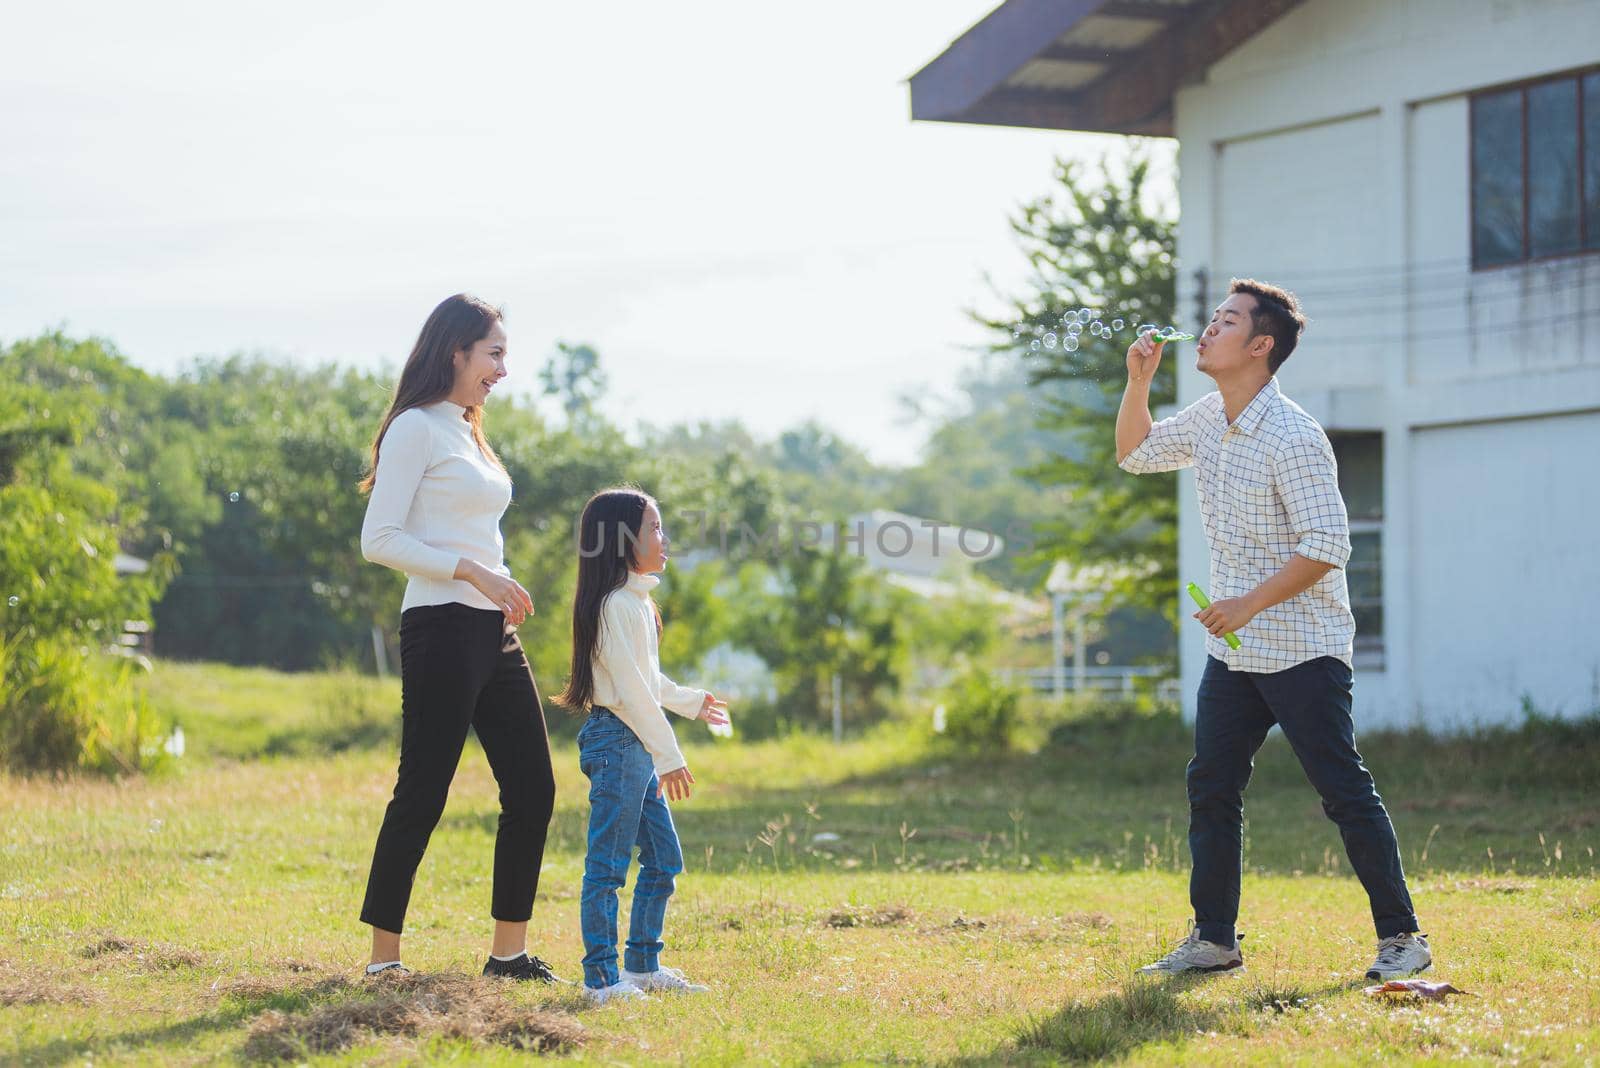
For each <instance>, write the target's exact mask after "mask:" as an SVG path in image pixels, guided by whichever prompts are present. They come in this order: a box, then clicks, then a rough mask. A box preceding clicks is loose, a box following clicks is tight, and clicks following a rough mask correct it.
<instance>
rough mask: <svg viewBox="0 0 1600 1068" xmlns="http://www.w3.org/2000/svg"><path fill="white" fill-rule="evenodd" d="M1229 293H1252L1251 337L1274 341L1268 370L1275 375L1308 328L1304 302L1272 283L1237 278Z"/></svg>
mask: <svg viewBox="0 0 1600 1068" xmlns="http://www.w3.org/2000/svg"><path fill="white" fill-rule="evenodd" d="M1228 293H1229V294H1230V295H1232V294H1234V293H1248V294H1250V295H1251V296H1252V297H1255V298H1256V306H1255V309H1254V310H1253V311H1251V313H1250V336H1251V337H1252V338H1254V337H1256V336H1257V335H1260V334H1266V335H1267V336H1268V337H1270V338H1271V339H1272V351H1271V352H1269V353H1267V369H1268V370H1269V371H1271V372H1272V373H1273V374H1277V373H1278V368H1280V367H1282V366H1283V361H1284V360H1287V359H1288V358H1289V357H1290V356H1291V355H1292V354H1293V353H1294V347H1295V346H1296V345H1297V344H1299V343H1300V333H1301V331H1303V330H1305V328H1306V316H1305V312H1303V311H1301V310H1300V298H1299V297H1297V296H1295V295H1294V294H1293V293H1291V292H1289V291H1288V290H1287V289H1284V288H1283V287H1282V286H1275V285H1272V284H1271V283H1270V282H1258V281H1256V280H1255V279H1254V278H1234V279H1232V280H1230V281H1229V283H1228Z"/></svg>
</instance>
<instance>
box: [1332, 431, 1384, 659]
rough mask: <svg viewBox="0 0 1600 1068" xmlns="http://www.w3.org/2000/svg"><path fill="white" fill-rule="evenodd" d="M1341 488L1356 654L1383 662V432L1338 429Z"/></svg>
mask: <svg viewBox="0 0 1600 1068" xmlns="http://www.w3.org/2000/svg"><path fill="white" fill-rule="evenodd" d="M1329 438H1330V440H1331V441H1332V442H1333V455H1334V459H1335V460H1337V461H1338V464H1339V492H1340V494H1341V495H1343V497H1344V507H1345V510H1346V511H1347V512H1349V513H1350V562H1349V563H1348V564H1346V565H1345V572H1344V574H1345V582H1346V584H1347V585H1348V586H1349V587H1350V608H1351V610H1352V611H1353V612H1354V613H1355V617H1356V648H1355V652H1356V658H1357V660H1359V661H1360V662H1361V663H1362V665H1363V666H1365V667H1381V666H1382V664H1383V435H1382V434H1372V433H1335V434H1330V435H1329Z"/></svg>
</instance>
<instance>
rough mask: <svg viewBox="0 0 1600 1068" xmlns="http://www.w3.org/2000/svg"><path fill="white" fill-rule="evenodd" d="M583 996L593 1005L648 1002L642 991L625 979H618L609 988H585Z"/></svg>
mask: <svg viewBox="0 0 1600 1068" xmlns="http://www.w3.org/2000/svg"><path fill="white" fill-rule="evenodd" d="M583 992H584V995H585V996H587V997H588V999H589V1001H590V1002H591V1003H592V1004H595V1005H604V1004H605V1003H606V1002H608V1001H619V1000H620V1001H649V1000H650V999H649V997H647V996H646V995H645V992H644V991H643V990H640V989H639V988H638V987H637V986H634V985H633V983H632V981H631V980H629V979H628V978H627V977H623V978H621V979H618V980H617V981H616V982H614V983H612V984H611V985H610V986H585V987H584V988H583Z"/></svg>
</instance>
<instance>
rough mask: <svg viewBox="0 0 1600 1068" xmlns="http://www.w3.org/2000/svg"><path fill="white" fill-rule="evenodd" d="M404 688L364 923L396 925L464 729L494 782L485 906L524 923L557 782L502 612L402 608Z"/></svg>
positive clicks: (539, 711) (525, 670)
mask: <svg viewBox="0 0 1600 1068" xmlns="http://www.w3.org/2000/svg"><path fill="white" fill-rule="evenodd" d="M400 692H401V709H402V718H403V729H402V734H401V739H400V774H399V777H398V779H397V781H396V782H395V787H394V799H393V800H391V801H390V802H389V807H388V809H387V810H386V811H385V812H384V815H383V827H382V829H381V830H379V831H378V844H377V847H376V849H374V851H373V855H372V872H371V874H370V875H369V876H368V877H367V896H366V900H365V902H364V903H363V904H362V906H361V922H362V923H368V924H371V925H372V926H374V927H377V928H379V929H381V930H385V931H394V932H396V933H399V932H400V931H401V925H402V924H403V923H404V922H405V915H406V905H407V904H408V903H409V902H410V900H411V884H412V881H413V880H414V879H415V878H416V874H417V865H418V864H420V863H421V862H422V854H423V851H424V850H426V849H427V847H428V838H429V836H430V835H431V834H432V833H433V828H434V826H435V825H436V824H437V823H438V822H439V816H440V814H441V813H443V812H444V803H445V797H446V796H447V795H448V794H449V792H450V780H451V779H452V778H454V777H455V773H456V765H457V764H458V763H459V762H460V760H461V747H462V745H464V744H465V743H466V740H467V728H468V727H471V728H472V729H473V730H474V731H476V732H477V735H478V741H479V742H481V743H482V745H483V751H484V754H485V755H486V756H487V757H488V758H489V767H490V769H491V770H492V771H493V772H494V777H495V782H496V783H498V784H499V786H500V826H499V830H498V832H497V833H496V834H495V840H494V897H493V902H492V905H491V909H490V914H491V915H492V916H493V917H494V918H495V919H497V920H506V921H509V922H513V923H515V922H523V921H526V920H527V919H528V918H529V916H531V915H532V914H533V897H534V894H535V892H536V891H537V890H538V886H539V868H540V865H541V864H542V863H543V860H544V843H545V833H546V832H547V831H548V830H549V827H550V814H551V812H552V811H553V810H554V808H555V798H556V782H555V773H554V771H553V769H552V768H551V766H550V736H549V734H548V733H546V730H545V721H544V708H543V706H542V705H541V704H540V702H539V691H538V689H537V688H536V687H535V686H534V682H533V672H532V671H531V670H530V669H529V667H528V659H527V657H526V656H524V655H523V652H522V644H521V642H519V641H518V640H517V637H516V635H515V634H507V633H505V617H504V616H503V615H502V614H501V613H499V612H493V611H489V610H487V609H482V608H473V607H470V606H468V605H464V604H440V605H423V606H419V607H416V608H409V609H407V610H406V611H405V613H404V614H402V615H401V617H400Z"/></svg>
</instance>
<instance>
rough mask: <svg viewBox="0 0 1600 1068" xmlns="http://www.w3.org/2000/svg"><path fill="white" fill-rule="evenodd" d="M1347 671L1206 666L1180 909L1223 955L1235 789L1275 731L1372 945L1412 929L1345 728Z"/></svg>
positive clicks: (1329, 666)
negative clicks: (1306, 789)
mask: <svg viewBox="0 0 1600 1068" xmlns="http://www.w3.org/2000/svg"><path fill="white" fill-rule="evenodd" d="M1351 681H1352V680H1351V672H1350V668H1349V666H1348V665H1346V664H1345V663H1343V662H1342V661H1340V660H1338V659H1336V658H1334V657H1331V656H1323V657H1318V658H1317V659H1315V660H1308V661H1306V662H1305V663H1303V664H1296V665H1295V666H1294V667H1292V668H1289V669H1287V670H1285V671H1274V672H1270V673H1256V672H1247V671H1233V670H1231V669H1230V668H1229V667H1228V666H1227V665H1226V664H1224V663H1223V662H1222V661H1220V660H1218V659H1217V658H1216V657H1207V658H1206V670H1205V674H1204V675H1202V676H1201V677H1200V698H1199V703H1198V707H1197V709H1196V715H1195V721H1194V759H1193V760H1190V761H1189V775H1188V784H1189V852H1190V854H1191V855H1192V856H1193V857H1194V870H1193V871H1192V872H1191V873H1190V876H1189V900H1190V903H1191V904H1192V905H1193V906H1194V920H1195V926H1196V928H1197V929H1198V931H1199V933H1200V937H1201V938H1203V939H1205V940H1206V941H1207V942H1216V943H1218V944H1219V945H1224V946H1231V945H1233V944H1234V939H1235V936H1236V935H1237V932H1236V931H1235V930H1234V924H1235V923H1236V922H1237V920H1238V917H1239V873H1240V869H1241V867H1242V866H1243V861H1244V847H1243V823H1244V788H1245V786H1246V784H1248V783H1249V782H1250V772H1251V770H1252V769H1253V768H1254V766H1255V755H1256V750H1258V749H1260V748H1261V743H1262V742H1263V741H1265V740H1266V737H1267V732H1268V731H1270V730H1271V729H1272V725H1273V724H1274V723H1276V724H1277V725H1278V726H1279V727H1281V728H1283V736H1284V737H1285V738H1286V739H1288V741H1289V747H1290V748H1291V749H1293V750H1294V755H1295V756H1296V757H1297V758H1298V759H1299V761H1300V767H1301V768H1303V769H1304V770H1305V773H1306V778H1308V779H1310V780H1311V784H1312V785H1313V786H1315V787H1316V788H1317V793H1319V794H1321V795H1322V811H1323V812H1325V813H1326V814H1327V816H1328V818H1329V819H1330V820H1332V821H1333V822H1334V823H1336V824H1338V826H1339V834H1340V835H1341V836H1342V837H1343V838H1344V850H1345V855H1346V856H1348V857H1349V858H1350V867H1351V868H1353V869H1354V870H1355V873H1356V877H1357V878H1359V879H1360V880H1361V885H1362V886H1363V887H1365V888H1366V891H1367V899H1368V901H1369V902H1370V903H1371V905H1372V923H1373V926H1374V927H1375V928H1377V931H1378V937H1379V938H1388V937H1389V936H1390V935H1397V934H1404V933H1406V932H1408V931H1416V930H1418V929H1419V928H1418V926H1417V915H1416V912H1415V911H1413V909H1412V907H1411V892H1410V891H1409V890H1408V889H1407V888H1406V874H1405V869H1404V868H1403V867H1402V866H1401V863H1400V845H1399V843H1398V842H1397V841H1396V839H1395V834H1394V825H1393V824H1391V823H1390V822H1389V812H1388V810H1387V809H1385V808H1384V807H1383V800H1382V798H1380V797H1379V796H1378V790H1377V787H1376V786H1374V785H1373V782H1372V773H1371V772H1369V771H1368V770H1367V765H1366V763H1365V762H1364V761H1363V760H1362V759H1361V753H1360V752H1359V751H1357V749H1356V737H1355V726H1354V723H1353V721H1352V719H1351Z"/></svg>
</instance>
